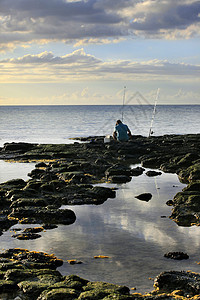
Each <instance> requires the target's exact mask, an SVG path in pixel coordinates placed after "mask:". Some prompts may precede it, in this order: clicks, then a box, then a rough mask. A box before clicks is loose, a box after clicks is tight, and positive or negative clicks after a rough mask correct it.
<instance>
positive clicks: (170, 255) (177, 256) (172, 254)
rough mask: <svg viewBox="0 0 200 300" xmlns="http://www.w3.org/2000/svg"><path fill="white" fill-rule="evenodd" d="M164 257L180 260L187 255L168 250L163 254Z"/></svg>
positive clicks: (187, 256)
mask: <svg viewBox="0 0 200 300" xmlns="http://www.w3.org/2000/svg"><path fill="white" fill-rule="evenodd" d="M164 257H166V258H171V259H175V260H182V259H188V258H189V255H187V253H183V252H168V253H166V254H164Z"/></svg>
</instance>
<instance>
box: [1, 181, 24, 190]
mask: <svg viewBox="0 0 200 300" xmlns="http://www.w3.org/2000/svg"><path fill="white" fill-rule="evenodd" d="M25 185H26V182H25V181H24V180H23V179H12V180H8V181H6V182H4V183H1V184H0V188H1V189H13V188H14V189H21V188H23V187H25Z"/></svg>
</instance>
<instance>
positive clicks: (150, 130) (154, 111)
mask: <svg viewBox="0 0 200 300" xmlns="http://www.w3.org/2000/svg"><path fill="white" fill-rule="evenodd" d="M159 93H160V89H159V88H158V90H157V95H156V100H155V104H154V108H153V113H152V118H151V125H150V129H149V137H150V136H151V135H152V134H153V131H152V127H153V121H154V118H155V114H156V106H157V102H158V97H159Z"/></svg>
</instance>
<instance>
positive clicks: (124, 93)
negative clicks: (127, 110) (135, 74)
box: [122, 86, 126, 122]
mask: <svg viewBox="0 0 200 300" xmlns="http://www.w3.org/2000/svg"><path fill="white" fill-rule="evenodd" d="M125 94H126V86H124V93H123V105H122V122H123V118H124V104H125Z"/></svg>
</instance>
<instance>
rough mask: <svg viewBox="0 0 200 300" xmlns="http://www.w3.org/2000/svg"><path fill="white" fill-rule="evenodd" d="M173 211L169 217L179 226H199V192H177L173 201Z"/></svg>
mask: <svg viewBox="0 0 200 300" xmlns="http://www.w3.org/2000/svg"><path fill="white" fill-rule="evenodd" d="M173 206H174V207H173V210H172V214H171V216H170V218H171V219H173V220H174V221H175V222H176V223H177V224H178V225H180V226H191V225H194V224H196V225H199V224H200V192H198V191H187V190H186V191H184V192H179V193H177V194H176V195H175V197H174V199H173Z"/></svg>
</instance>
